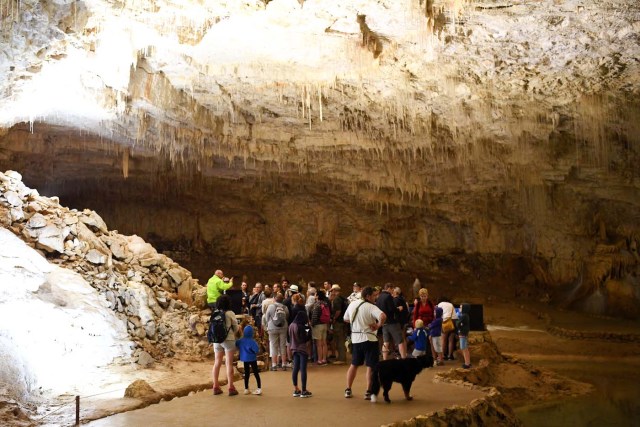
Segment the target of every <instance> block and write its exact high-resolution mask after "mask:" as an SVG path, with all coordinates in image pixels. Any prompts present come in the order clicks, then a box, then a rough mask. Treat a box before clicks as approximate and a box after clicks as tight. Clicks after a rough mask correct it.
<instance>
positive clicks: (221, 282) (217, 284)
mask: <svg viewBox="0 0 640 427" xmlns="http://www.w3.org/2000/svg"><path fill="white" fill-rule="evenodd" d="M232 286H233V279H231V280H229V279H228V278H227V277H224V275H223V274H222V270H216V272H215V273H214V274H213V276H212V277H211V279H209V281H208V282H207V305H208V306H209V307H210V308H211V309H212V310H215V308H216V301H217V300H218V297H220V295H222V293H223V292H224V291H226V290H227V289H229V288H231V287H232Z"/></svg>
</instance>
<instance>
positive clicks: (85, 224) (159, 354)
mask: <svg viewBox="0 0 640 427" xmlns="http://www.w3.org/2000/svg"><path fill="white" fill-rule="evenodd" d="M0 223H1V224H2V226H3V227H5V228H7V229H8V230H10V231H12V232H13V233H14V234H15V235H17V236H18V237H20V238H21V239H22V240H24V241H25V242H26V243H27V244H28V245H29V246H31V247H33V248H34V249H36V250H37V251H39V252H40V253H41V254H42V255H43V256H44V257H46V258H47V259H48V260H49V261H50V262H51V263H54V264H57V265H59V266H61V267H64V268H67V269H70V270H74V271H76V272H78V273H79V274H80V275H81V276H83V278H84V279H85V280H86V281H87V282H88V283H89V284H90V285H91V286H92V287H93V288H94V289H95V290H96V291H97V292H99V293H100V294H101V295H103V296H104V298H105V299H106V300H107V301H108V304H109V306H110V308H111V309H112V310H114V311H115V312H116V315H117V316H118V318H120V319H121V320H122V321H123V322H126V325H127V330H128V332H129V334H130V336H131V338H132V340H133V341H134V342H136V343H137V344H138V345H139V348H137V349H136V350H135V351H134V354H133V356H134V357H135V358H136V359H137V361H138V363H140V364H141V365H143V366H149V365H150V364H152V363H153V361H154V359H155V360H157V359H160V358H163V357H178V358H181V359H184V360H201V359H202V358H203V357H206V356H208V355H210V353H211V346H209V345H208V343H207V340H206V325H207V322H208V316H207V314H206V313H203V309H205V308H206V287H204V286H201V285H200V284H199V283H198V281H197V279H194V278H193V277H192V276H191V273H190V272H189V271H188V270H186V269H184V268H182V267H181V266H180V265H178V264H177V263H176V262H174V261H173V260H172V259H171V258H169V257H167V256H165V255H163V254H160V253H158V252H157V251H156V250H155V249H154V248H153V247H152V246H151V245H150V244H148V243H146V242H145V241H144V240H143V239H142V238H140V237H138V236H135V235H134V236H124V235H121V234H119V233H118V232H117V231H116V230H111V231H110V230H109V229H108V228H107V225H106V224H105V222H104V221H103V220H102V218H101V217H100V216H99V215H98V214H97V213H96V212H94V211H91V210H88V209H85V210H83V211H82V212H79V211H77V210H75V209H68V208H66V207H63V206H61V205H60V202H59V199H58V198H57V197H44V196H41V195H40V194H39V193H38V191H37V190H34V189H30V188H28V187H27V186H26V185H25V184H24V183H23V182H22V176H21V175H20V174H19V173H18V172H15V171H7V172H6V173H1V172H0Z"/></svg>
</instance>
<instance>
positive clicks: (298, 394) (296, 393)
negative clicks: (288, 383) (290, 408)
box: [293, 390, 302, 397]
mask: <svg viewBox="0 0 640 427" xmlns="http://www.w3.org/2000/svg"><path fill="white" fill-rule="evenodd" d="M301 394H302V392H301V391H300V390H293V397H300V395H301Z"/></svg>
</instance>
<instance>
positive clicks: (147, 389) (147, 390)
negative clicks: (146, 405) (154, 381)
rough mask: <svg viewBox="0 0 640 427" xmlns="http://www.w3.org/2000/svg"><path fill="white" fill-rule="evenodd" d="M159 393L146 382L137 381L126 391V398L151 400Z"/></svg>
mask: <svg viewBox="0 0 640 427" xmlns="http://www.w3.org/2000/svg"><path fill="white" fill-rule="evenodd" d="M156 394H157V392H156V391H155V390H154V389H153V387H151V386H150V385H149V383H147V382H146V381H145V380H135V381H134V382H132V383H131V384H129V386H128V387H127V389H126V390H125V391H124V397H133V398H150V397H154V396H156Z"/></svg>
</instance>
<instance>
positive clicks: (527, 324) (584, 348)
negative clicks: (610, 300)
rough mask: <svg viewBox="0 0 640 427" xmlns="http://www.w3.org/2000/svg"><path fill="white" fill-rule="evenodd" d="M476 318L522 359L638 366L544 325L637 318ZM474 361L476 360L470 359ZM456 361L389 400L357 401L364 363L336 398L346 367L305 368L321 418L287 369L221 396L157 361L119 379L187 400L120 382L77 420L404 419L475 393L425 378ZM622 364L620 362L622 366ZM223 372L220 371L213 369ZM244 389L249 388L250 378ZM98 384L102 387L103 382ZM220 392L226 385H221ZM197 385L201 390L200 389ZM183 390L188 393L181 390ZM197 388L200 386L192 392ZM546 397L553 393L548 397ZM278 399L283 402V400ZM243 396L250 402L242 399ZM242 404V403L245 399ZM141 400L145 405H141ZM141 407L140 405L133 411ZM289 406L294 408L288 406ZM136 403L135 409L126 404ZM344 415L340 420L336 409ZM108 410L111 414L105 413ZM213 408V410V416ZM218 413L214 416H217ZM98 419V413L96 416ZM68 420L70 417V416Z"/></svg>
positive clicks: (582, 327) (86, 404) (203, 378)
mask: <svg viewBox="0 0 640 427" xmlns="http://www.w3.org/2000/svg"><path fill="white" fill-rule="evenodd" d="M484 320H485V324H486V325H487V327H488V329H489V330H490V332H491V336H492V339H493V340H494V342H495V343H496V344H497V345H498V348H499V349H500V350H501V351H502V352H503V353H504V354H508V355H512V356H516V357H518V358H520V359H523V360H528V361H530V362H532V363H534V364H536V363H543V362H545V361H547V362H548V361H571V360H576V361H579V360H603V361H614V362H615V361H616V360H618V361H621V360H624V362H625V366H636V367H640V356H639V355H640V343H638V342H612V341H609V340H604V339H568V338H565V337H560V336H557V335H553V334H550V333H549V332H548V327H549V326H557V327H562V328H564V329H567V330H574V331H585V332H589V333H593V332H598V331H600V332H607V331H611V330H612V329H613V330H615V331H618V332H621V333H633V334H636V335H637V334H640V327H639V324H638V322H630V321H623V320H615V319H606V318H603V317H594V316H589V315H584V314H579V313H575V312H570V311H563V310H558V309H555V308H553V307H551V306H549V305H548V304H538V303H531V302H517V303H514V302H508V301H506V300H505V301H499V300H497V299H494V300H492V301H490V302H487V301H485V306H484ZM472 362H473V363H474V364H476V363H477V362H478V361H474V360H472ZM457 367H458V361H456V362H449V363H448V365H445V366H444V367H438V368H433V369H429V370H427V371H425V372H423V373H422V374H421V375H420V376H419V377H418V379H417V380H416V382H415V383H414V387H413V390H412V394H413V395H414V396H415V400H414V401H411V402H407V401H405V400H404V399H402V391H401V388H400V387H399V385H394V388H393V389H392V391H391V399H392V400H393V404H392V405H385V404H381V403H379V404H377V405H372V404H371V403H369V402H367V401H364V400H363V398H362V394H363V392H364V389H365V387H364V373H365V372H364V368H361V369H360V371H359V373H358V378H357V379H356V382H355V384H354V399H351V400H349V399H345V398H344V397H343V390H344V383H345V374H346V369H347V366H346V365H336V366H328V367H318V366H310V368H309V380H308V388H309V390H311V391H312V392H313V393H314V396H313V398H312V399H307V400H309V401H311V402H313V411H314V414H323V413H325V412H326V413H327V416H326V417H321V416H318V417H313V418H312V417H309V416H308V414H307V412H306V411H308V408H309V406H308V405H306V404H300V402H299V401H300V400H302V399H294V398H292V397H291V391H292V385H291V373H290V371H287V372H263V373H261V377H262V380H263V391H264V395H263V396H260V397H258V396H243V395H242V394H241V395H239V396H236V397H228V396H226V395H221V396H215V397H214V396H212V395H211V391H210V387H211V386H210V384H211V383H210V381H211V380H210V375H211V363H193V362H191V363H190V362H183V361H172V366H170V367H169V366H165V365H157V366H155V367H154V368H152V369H145V370H139V371H137V373H135V374H134V373H127V374H126V375H123V384H125V382H126V381H128V382H132V381H133V380H135V379H138V378H142V379H145V380H146V381H148V382H149V383H150V384H151V385H152V387H153V388H154V389H155V390H156V391H158V392H159V393H161V394H164V395H165V396H184V395H186V394H191V395H190V396H189V397H188V398H184V399H173V400H171V401H169V400H170V398H169V399H167V398H165V399H164V400H166V401H163V402H161V403H160V404H154V405H151V406H147V404H146V403H145V402H143V401H141V400H139V399H131V398H123V397H122V395H123V388H121V389H118V390H114V392H113V393H105V394H102V395H100V396H96V397H92V398H88V399H84V400H82V403H81V406H82V409H81V419H82V422H87V421H89V420H96V419H97V418H101V419H99V420H97V421H93V422H90V423H89V424H88V425H91V426H130V425H142V424H147V425H154V426H155V425H158V426H162V425H185V426H186V425H198V424H202V423H207V420H208V419H210V418H211V417H214V416H215V417H216V418H215V425H231V424H234V425H235V424H237V423H240V422H246V420H247V408H249V411H248V412H249V416H250V417H251V419H252V423H253V424H256V425H268V424H274V423H276V422H277V423H278V424H280V425H289V424H287V423H288V422H290V424H291V425H293V424H295V425H299V424H300V421H299V420H300V418H299V417H298V416H296V414H299V416H300V417H304V419H305V422H306V423H307V424H309V425H310V426H311V425H315V424H314V423H316V424H317V425H320V424H322V425H326V423H327V421H328V418H330V419H331V420H330V422H332V423H334V424H336V425H347V424H352V423H353V422H352V420H351V419H350V418H347V415H348V416H349V417H350V416H351V415H352V414H353V413H354V411H357V414H358V423H357V424H358V425H380V424H385V423H389V422H393V421H399V420H405V419H409V418H411V417H413V416H415V415H418V414H425V413H427V412H430V411H433V410H439V409H443V408H446V407H448V406H451V405H466V404H468V403H469V402H471V401H472V400H473V399H476V398H479V397H482V395H483V393H482V392H480V391H477V390H469V389H467V388H462V387H459V386H455V385H452V384H444V383H438V384H434V383H433V382H432V378H433V376H434V374H436V373H437V372H438V371H442V370H448V369H451V368H457ZM625 369H628V368H625ZM221 375H222V376H224V372H222V371H221ZM236 387H237V388H238V389H239V390H242V388H243V386H242V381H236ZM250 387H255V379H254V378H251V380H250ZM105 389H107V390H108V389H109V388H108V387H107V386H106V387H105ZM223 389H225V390H226V387H223ZM201 390H205V391H201ZM190 391H191V393H189V392H190ZM196 391H201V392H196ZM548 398H549V399H553V396H548ZM283 399H284V400H283ZM248 400H250V401H251V402H248ZM287 402H291V403H290V404H289V405H288V406H287V409H288V414H289V415H290V416H288V417H286V418H285V417H282V408H283V407H282V406H281V405H279V403H283V404H286V403H287ZM248 403H250V405H251V406H250V407H249V406H247V404H248ZM145 406H147V407H145ZM139 408H144V409H139ZM294 408H298V409H299V412H298V411H295V412H292V410H293V409H294ZM134 409H137V410H134ZM341 413H343V414H345V417H344V418H342V417H341V416H340V415H339V414H341ZM110 414H117V415H113V416H108V415H110ZM214 414H215V415H214ZM220 415H222V416H220ZM73 416H74V412H73V407H71V406H70V407H67V408H66V409H65V410H63V411H60V412H59V413H58V414H56V415H53V414H52V416H51V417H48V420H49V422H50V423H52V425H54V424H55V425H59V424H58V423H60V424H71V422H72V421H71V420H73ZM104 417H106V418H104ZM70 421H71V422H70Z"/></svg>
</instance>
